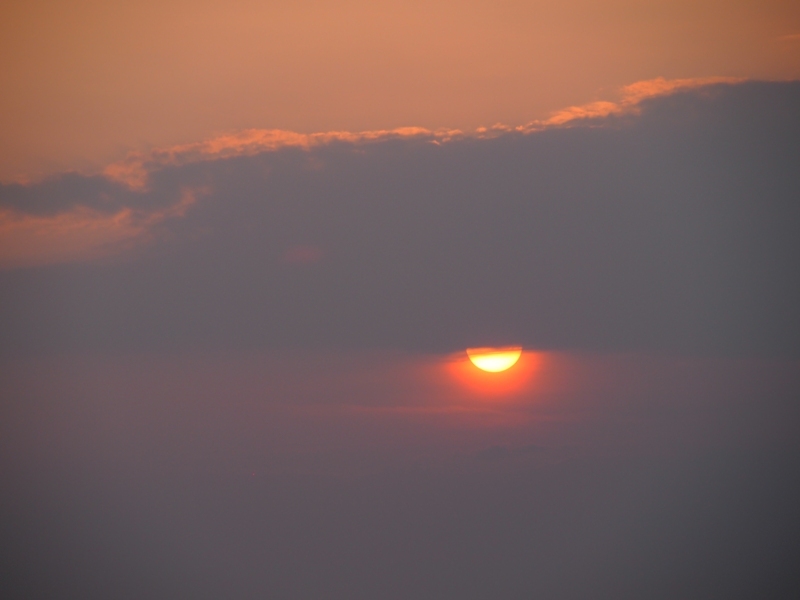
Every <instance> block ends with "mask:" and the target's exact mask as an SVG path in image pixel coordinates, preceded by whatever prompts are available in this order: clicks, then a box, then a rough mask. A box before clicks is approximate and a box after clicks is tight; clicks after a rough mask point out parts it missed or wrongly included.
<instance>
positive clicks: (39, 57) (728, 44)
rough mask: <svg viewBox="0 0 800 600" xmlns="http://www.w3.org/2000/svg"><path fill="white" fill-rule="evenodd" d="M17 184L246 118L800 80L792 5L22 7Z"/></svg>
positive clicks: (292, 123) (539, 106) (494, 116)
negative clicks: (684, 81) (644, 85)
mask: <svg viewBox="0 0 800 600" xmlns="http://www.w3.org/2000/svg"><path fill="white" fill-rule="evenodd" d="M0 17H2V18H0V61H1V62H0V88H2V89H3V94H2V98H0V129H2V131H3V139H2V140H0V180H6V181H8V180H10V179H19V178H26V177H32V176H33V177H36V176H40V175H42V174H48V173H52V172H54V171H59V170H64V169H80V170H89V171H92V170H93V171H98V170H101V169H102V168H103V167H104V166H105V164H106V163H108V162H112V161H115V160H118V159H120V158H123V157H124V156H125V154H126V153H127V152H128V151H130V150H145V149H149V148H152V147H158V146H165V145H173V144H178V143H188V142H195V141H198V140H201V139H205V138H208V137H213V136H217V135H219V134H222V133H228V132H231V131H236V130H240V129H246V128H253V127H255V128H265V129H287V130H292V131H299V132H304V133H311V132H317V131H330V130H348V131H360V130H367V129H370V130H371V129H387V128H395V127H402V126H422V127H427V128H430V129H436V128H439V127H447V128H459V129H465V130H471V129H474V128H476V127H480V126H491V125H493V124H494V123H497V122H502V123H507V124H509V125H521V124H523V123H526V122H528V121H530V120H533V119H540V118H544V117H546V116H547V115H548V114H549V113H550V112H551V111H555V110H558V109H561V108H563V107H565V106H570V105H579V104H585V103H587V102H590V101H594V100H598V99H606V100H613V99H615V97H616V94H617V93H618V89H619V88H620V87H621V86H623V85H627V84H630V83H633V82H635V81H639V80H645V79H653V78H655V77H665V78H668V79H673V78H687V77H709V76H729V77H749V78H758V79H779V80H782V79H787V78H796V77H799V76H800V37H798V36H800V8H798V5H797V3H796V2H793V1H792V0H764V1H760V2H752V1H722V0H694V1H688V0H687V1H682V0H681V1H677V2H676V1H660V0H655V1H654V0H604V1H596V0H577V1H576V0H566V1H550V0H544V1H529V2H519V1H516V0H509V1H492V2H483V1H472V0H470V1H466V2H464V1H459V2H455V1H450V0H432V1H425V2H416V1H410V2H402V3H400V2H374V1H369V2H367V1H361V0H352V1H342V2H326V1H316V0H310V1H305V0H302V1H299V2H298V1H292V2H288V1H287V2H283V1H277V2H249V1H238V0H237V1H234V2H217V1H211V0H202V1H199V2H188V1H187V2H183V1H179V0H178V1H176V0H169V1H166V2H150V1H143V2H107V1H97V2H95V1H91V0H85V1H82V0H75V1H73V0H67V1H59V2H51V1H47V0H34V1H31V2H16V1H12V2H5V3H3V7H2V8H0Z"/></svg>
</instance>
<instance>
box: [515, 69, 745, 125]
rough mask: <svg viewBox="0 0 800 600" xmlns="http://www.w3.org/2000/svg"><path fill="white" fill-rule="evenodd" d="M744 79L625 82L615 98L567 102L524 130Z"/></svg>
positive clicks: (630, 109)
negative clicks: (581, 102) (578, 104)
mask: <svg viewBox="0 0 800 600" xmlns="http://www.w3.org/2000/svg"><path fill="white" fill-rule="evenodd" d="M742 81H744V80H743V79H741V78H737V77H698V78H691V79H664V78H663V77H657V78H656V79H647V80H644V81H637V82H636V83H632V84H630V85H626V86H624V87H623V88H622V90H621V98H620V100H619V101H618V102H607V101H600V102H591V103H589V104H583V105H581V106H570V107H568V108H565V109H562V110H559V111H557V112H555V113H554V114H553V115H551V116H550V117H549V118H548V119H545V120H544V121H532V122H531V123H529V124H528V125H526V126H524V127H523V128H522V130H524V131H537V130H540V129H542V128H544V127H548V126H554V125H555V126H558V125H567V124H574V123H573V122H575V121H578V122H580V121H581V120H584V119H602V118H604V117H609V116H619V115H624V114H637V113H638V112H639V111H640V110H641V106H640V105H641V103H642V102H643V101H645V100H651V99H653V98H659V97H662V96H668V95H670V94H675V93H677V92H681V91H687V90H692V89H697V88H703V87H707V86H712V85H719V84H735V83H741V82H742Z"/></svg>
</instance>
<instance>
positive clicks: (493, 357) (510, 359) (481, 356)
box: [467, 346, 522, 373]
mask: <svg viewBox="0 0 800 600" xmlns="http://www.w3.org/2000/svg"><path fill="white" fill-rule="evenodd" d="M467 356H469V359H470V360H471V361H472V364H473V365H475V366H476V367H478V368H479V369H482V370H484V371H489V372H490V373H498V372H500V371H505V370H506V369H510V368H511V367H513V366H514V365H515V364H516V362H517V361H518V360H519V357H520V356H522V346H510V347H507V348H467Z"/></svg>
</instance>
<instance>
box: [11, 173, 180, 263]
mask: <svg viewBox="0 0 800 600" xmlns="http://www.w3.org/2000/svg"><path fill="white" fill-rule="evenodd" d="M195 199H196V191H194V190H190V189H184V190H183V191H182V193H181V195H180V197H179V200H178V201H177V202H176V203H175V204H172V205H169V206H165V207H160V208H152V209H150V210H142V209H137V208H133V207H131V206H123V207H114V212H110V211H109V210H108V208H106V210H101V209H99V208H95V207H90V206H87V205H85V204H77V205H75V206H73V207H70V208H69V209H67V210H62V211H59V212H56V213H55V214H49V211H48V212H46V213H45V214H36V213H33V214H32V213H30V212H24V211H22V210H19V209H9V208H5V209H0V269H2V268H6V269H8V268H20V267H33V266H38V265H47V264H59V263H70V262H83V261H98V260H101V261H102V260H108V259H112V258H114V257H116V256H118V255H120V254H122V253H124V252H126V251H130V250H133V249H135V248H137V247H138V245H139V244H141V243H142V241H144V240H148V239H150V238H152V236H153V235H154V230H155V228H156V227H158V226H159V225H162V224H163V223H164V222H165V221H167V220H169V219H175V218H180V217H183V216H185V215H186V212H187V211H188V210H189V208H190V207H191V206H192V204H194V202H195Z"/></svg>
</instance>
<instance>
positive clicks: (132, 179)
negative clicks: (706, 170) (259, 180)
mask: <svg viewBox="0 0 800 600" xmlns="http://www.w3.org/2000/svg"><path fill="white" fill-rule="evenodd" d="M743 81H745V80H744V79H743V78H735V77H705V78H692V79H670V80H668V79H664V78H661V77H659V78H656V79H649V80H645V81H639V82H636V83H633V84H630V85H627V86H624V87H623V88H622V89H621V90H620V99H619V100H618V101H615V102H611V101H597V102H591V103H589V104H584V105H581V106H570V107H567V108H564V109H562V110H559V111H556V112H554V113H553V114H552V115H551V116H550V117H548V118H547V119H543V120H535V121H530V122H528V123H526V124H524V125H518V126H509V125H504V124H500V123H498V124H496V125H493V126H491V127H479V128H477V129H476V130H475V131H472V132H464V131H461V130H458V129H437V130H430V129H425V128H422V127H402V128H397V129H390V130H375V131H361V132H348V131H328V132H321V133H308V134H306V133H297V132H293V131H285V130H278V129H246V130H243V131H239V132H234V133H230V134H226V135H221V136H218V137H215V138H212V139H209V140H205V141H201V142H196V143H190V144H181V145H177V146H172V147H168V148H159V149H155V150H152V151H149V152H135V153H131V154H130V155H128V157H127V158H125V159H124V160H122V161H119V162H116V163H113V164H111V165H108V166H107V167H106V168H105V169H104V170H103V175H104V176H105V177H106V178H108V179H109V180H111V181H115V182H118V183H121V184H123V185H125V186H127V187H128V188H130V189H132V190H137V191H142V192H144V191H146V190H147V188H148V184H149V177H150V174H151V173H154V172H157V171H159V170H160V169H163V168H166V167H169V166H178V165H186V164H191V163H198V162H205V161H213V160H219V159H226V158H232V157H238V156H253V155H257V154H261V153H264V152H274V151H277V150H280V149H282V148H290V147H294V148H301V149H304V150H310V149H311V148H314V147H319V146H324V145H326V144H331V143H335V142H346V143H361V144H363V143H370V142H380V141H385V140H389V139H419V140H421V141H427V142H429V143H433V144H445V143H448V142H450V141H452V140H458V139H464V138H475V139H487V138H493V137H498V136H501V135H505V134H509V133H518V134H523V135H530V134H534V133H537V132H540V131H544V130H547V129H552V128H560V127H570V126H577V125H581V124H585V123H586V122H587V120H590V119H599V118H603V117H609V116H618V115H626V114H637V113H638V112H639V111H640V105H641V103H642V102H643V101H644V100H647V99H651V98H656V97H660V96H667V95H670V94H674V93H677V92H680V91H685V90H689V89H693V88H699V87H704V86H709V85H715V84H736V83H741V82H743ZM20 183H22V184H23V185H30V184H33V183H35V182H20ZM199 192H201V190H184V191H183V193H182V194H181V196H180V198H179V199H178V200H177V201H176V203H175V204H173V205H172V206H171V207H168V208H166V209H161V210H159V211H153V212H149V213H147V212H145V211H134V210H132V209H130V208H124V209H121V210H120V211H119V212H117V213H115V214H111V215H109V214H107V213H101V212H98V211H93V210H91V209H89V208H87V207H77V208H74V209H73V210H71V211H69V212H63V213H60V214H57V215H54V216H34V215H30V214H27V213H24V212H22V211H18V210H13V209H0V269H9V268H20V267H31V266H41V265H47V264H58V263H66V262H76V261H92V260H98V259H104V258H109V257H113V256H117V255H119V254H120V253H122V252H124V251H125V250H128V249H130V248H132V247H136V246H138V245H140V244H142V243H146V242H147V241H148V240H150V239H152V235H151V232H152V229H153V227H155V226H156V225H158V224H160V223H163V222H164V221H166V220H169V219H175V218H180V217H183V216H184V215H185V214H186V213H187V211H189V210H190V209H191V205H192V204H193V203H194V201H195V197H196V196H197V194H198V193H199Z"/></svg>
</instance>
